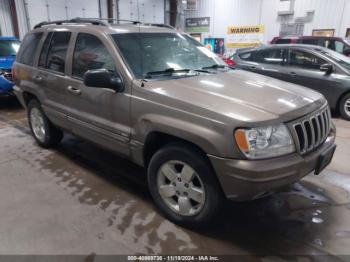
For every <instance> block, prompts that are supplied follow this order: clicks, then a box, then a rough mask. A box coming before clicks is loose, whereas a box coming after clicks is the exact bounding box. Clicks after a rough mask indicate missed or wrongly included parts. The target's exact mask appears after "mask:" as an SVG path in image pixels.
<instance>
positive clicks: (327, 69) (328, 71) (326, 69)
mask: <svg viewBox="0 0 350 262" xmlns="http://www.w3.org/2000/svg"><path fill="white" fill-rule="evenodd" d="M333 70H334V68H333V65H331V64H323V65H321V66H320V71H321V72H325V73H326V74H327V75H329V74H331V73H332V72H333Z"/></svg>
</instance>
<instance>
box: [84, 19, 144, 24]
mask: <svg viewBox="0 0 350 262" xmlns="http://www.w3.org/2000/svg"><path fill="white" fill-rule="evenodd" d="M87 19H91V20H99V21H107V22H108V23H109V24H112V23H113V22H114V21H116V22H117V23H118V24H119V23H120V22H126V23H132V24H133V25H137V24H142V23H141V22H140V21H136V20H127V19H115V18H87Z"/></svg>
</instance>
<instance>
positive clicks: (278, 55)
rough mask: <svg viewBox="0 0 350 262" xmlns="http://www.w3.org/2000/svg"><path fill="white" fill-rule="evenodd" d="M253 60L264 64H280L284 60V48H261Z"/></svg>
mask: <svg viewBox="0 0 350 262" xmlns="http://www.w3.org/2000/svg"><path fill="white" fill-rule="evenodd" d="M255 60H256V61H257V62H259V63H264V64H281V63H283V62H285V61H286V55H285V51H284V49H268V50H261V51H258V52H257V54H256V59H255Z"/></svg>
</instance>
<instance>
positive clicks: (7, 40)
mask: <svg viewBox="0 0 350 262" xmlns="http://www.w3.org/2000/svg"><path fill="white" fill-rule="evenodd" d="M19 45H20V42H19V40H18V39H17V38H15V37H0V96H6V95H9V94H12V87H13V83H12V74H11V68H12V64H13V62H14V61H15V59H16V55H17V52H18V49H19Z"/></svg>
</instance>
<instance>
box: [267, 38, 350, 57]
mask: <svg viewBox="0 0 350 262" xmlns="http://www.w3.org/2000/svg"><path fill="white" fill-rule="evenodd" d="M271 44H305V45H318V46H322V47H326V48H329V49H331V50H333V51H336V52H338V53H341V54H344V55H346V56H350V39H349V38H341V37H327V36H287V37H275V38H274V39H272V41H271Z"/></svg>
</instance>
